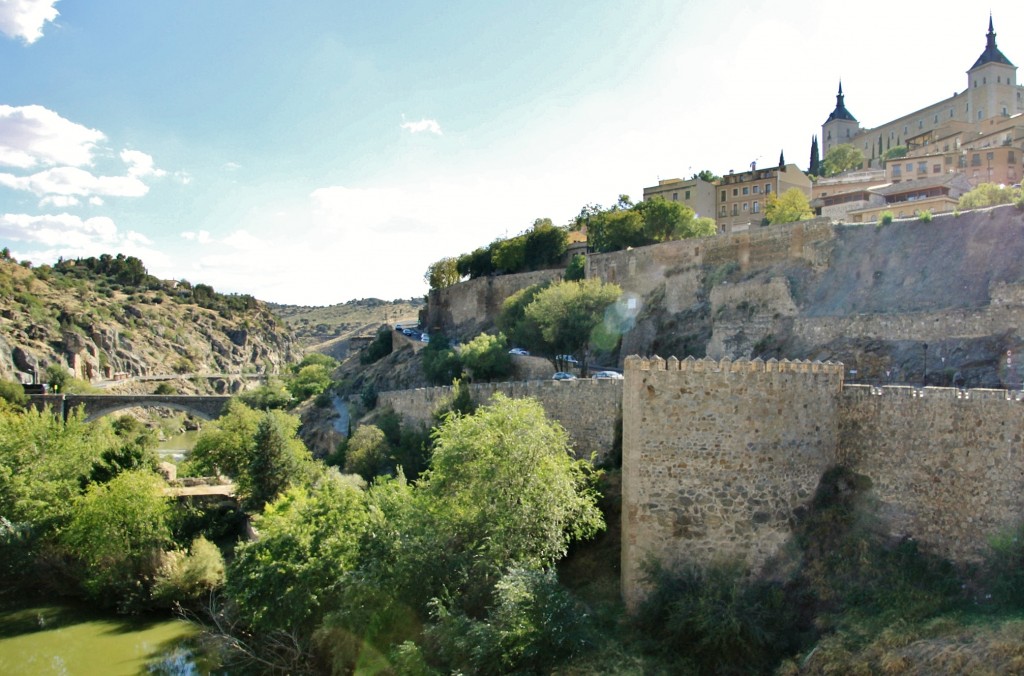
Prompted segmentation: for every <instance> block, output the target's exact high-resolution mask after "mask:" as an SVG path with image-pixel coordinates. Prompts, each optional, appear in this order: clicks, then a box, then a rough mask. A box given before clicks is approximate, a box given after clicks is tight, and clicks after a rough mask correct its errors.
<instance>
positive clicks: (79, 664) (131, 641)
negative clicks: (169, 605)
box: [0, 604, 214, 676]
mask: <svg viewBox="0 0 1024 676" xmlns="http://www.w3.org/2000/svg"><path fill="white" fill-rule="evenodd" d="M198 633H199V629H198V628H197V627H196V626H195V625H192V624H189V623H188V622H185V621H183V620H178V619H173V618H169V617H167V616H162V617H154V618H139V617H123V616H119V615H112V614H105V613H100V612H96V611H91V610H89V609H88V608H85V607H83V606H75V605H70V604H34V605H33V604H21V605H18V606H16V607H13V608H12V607H8V608H6V609H2V610H0V674H19V675H24V676H34V675H36V674H47V675H48V674H67V675H72V674H87V675H91V674H102V675H104V676H107V675H109V676H117V675H120V674H125V675H128V674H150V673H154V674H209V673H211V669H213V668H214V665H213V663H212V662H211V661H210V660H209V659H208V658H206V657H204V656H202V654H201V653H200V652H198V651H196V650H195V649H194V646H193V643H192V642H191V641H190V639H194V638H195V637H197V635H198Z"/></svg>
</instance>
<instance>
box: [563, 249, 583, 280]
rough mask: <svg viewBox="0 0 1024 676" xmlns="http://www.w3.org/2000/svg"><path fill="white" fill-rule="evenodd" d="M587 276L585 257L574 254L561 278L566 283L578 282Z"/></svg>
mask: <svg viewBox="0 0 1024 676" xmlns="http://www.w3.org/2000/svg"><path fill="white" fill-rule="evenodd" d="M586 276H587V257H586V256H584V255H583V254H576V255H575V256H573V257H572V260H571V261H569V265H568V266H567V267H566V268H565V274H564V275H562V278H563V279H564V280H565V281H567V282H578V281H579V280H581V279H584V278H586Z"/></svg>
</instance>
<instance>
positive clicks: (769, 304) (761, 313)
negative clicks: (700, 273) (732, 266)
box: [707, 277, 799, 359]
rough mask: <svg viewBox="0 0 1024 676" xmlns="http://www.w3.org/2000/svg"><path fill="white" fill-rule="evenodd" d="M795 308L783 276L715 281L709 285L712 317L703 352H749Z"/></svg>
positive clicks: (716, 356)
mask: <svg viewBox="0 0 1024 676" xmlns="http://www.w3.org/2000/svg"><path fill="white" fill-rule="evenodd" d="M798 312H799V310H798V309H797V307H796V303H795V302H794V301H793V295H792V293H791V292H790V289H789V281H788V280H787V279H786V278H785V277H770V278H767V279H757V280H752V281H749V282H741V283H738V284H728V283H723V284H719V285H718V286H716V287H714V288H713V289H711V316H712V317H713V318H714V321H713V322H712V327H713V328H712V332H711V340H710V341H708V345H707V356H708V357H711V358H712V359H721V358H722V357H725V356H730V355H740V354H749V353H751V352H752V351H753V348H754V345H756V344H757V342H758V341H759V340H761V339H763V338H765V337H766V336H768V335H769V334H770V333H772V331H773V330H774V327H775V325H776V323H777V322H778V321H779V320H780V319H781V318H784V317H795V316H796V315H797V314H798Z"/></svg>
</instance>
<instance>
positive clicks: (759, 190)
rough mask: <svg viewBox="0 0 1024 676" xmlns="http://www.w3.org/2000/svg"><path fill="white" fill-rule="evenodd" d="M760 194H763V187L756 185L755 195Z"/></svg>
mask: <svg viewBox="0 0 1024 676" xmlns="http://www.w3.org/2000/svg"><path fill="white" fill-rule="evenodd" d="M760 192H761V186H759V185H755V186H754V194H755V195H757V194H759V193H760Z"/></svg>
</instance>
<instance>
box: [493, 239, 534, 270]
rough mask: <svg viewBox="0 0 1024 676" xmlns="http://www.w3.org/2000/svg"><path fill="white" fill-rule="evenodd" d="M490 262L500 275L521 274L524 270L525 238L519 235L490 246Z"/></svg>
mask: <svg viewBox="0 0 1024 676" xmlns="http://www.w3.org/2000/svg"><path fill="white" fill-rule="evenodd" d="M491 262H492V263H494V268H495V270H497V271H498V272H500V273H502V274H506V275H508V274H513V273H516V272H521V271H522V270H524V269H525V268H526V236H525V235H520V236H519V237H513V238H511V239H506V240H503V241H498V242H495V243H494V244H493V245H492V253H491Z"/></svg>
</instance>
